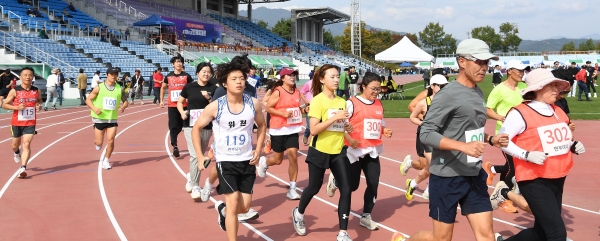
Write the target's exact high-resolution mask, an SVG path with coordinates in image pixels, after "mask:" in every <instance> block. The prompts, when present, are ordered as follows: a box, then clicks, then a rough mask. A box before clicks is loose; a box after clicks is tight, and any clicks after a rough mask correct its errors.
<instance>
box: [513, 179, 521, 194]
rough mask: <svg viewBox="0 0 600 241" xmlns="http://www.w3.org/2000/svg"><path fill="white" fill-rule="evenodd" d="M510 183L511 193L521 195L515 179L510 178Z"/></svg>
mask: <svg viewBox="0 0 600 241" xmlns="http://www.w3.org/2000/svg"><path fill="white" fill-rule="evenodd" d="M512 183H513V192H514V193H515V194H517V195H521V190H519V184H517V179H516V178H515V177H514V176H513V177H512Z"/></svg>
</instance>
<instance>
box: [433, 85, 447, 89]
mask: <svg viewBox="0 0 600 241" xmlns="http://www.w3.org/2000/svg"><path fill="white" fill-rule="evenodd" d="M433 85H437V86H439V87H440V89H443V88H444V87H446V85H448V84H443V85H438V84H433Z"/></svg>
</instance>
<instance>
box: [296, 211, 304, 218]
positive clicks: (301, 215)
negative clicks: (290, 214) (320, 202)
mask: <svg viewBox="0 0 600 241" xmlns="http://www.w3.org/2000/svg"><path fill="white" fill-rule="evenodd" d="M296 216H298V218H304V214H301V213H300V212H299V211H298V209H296Z"/></svg>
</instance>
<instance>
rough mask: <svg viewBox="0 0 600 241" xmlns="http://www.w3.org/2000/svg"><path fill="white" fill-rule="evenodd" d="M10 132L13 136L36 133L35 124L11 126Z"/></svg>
mask: <svg viewBox="0 0 600 241" xmlns="http://www.w3.org/2000/svg"><path fill="white" fill-rule="evenodd" d="M10 133H11V135H12V137H13V138H19V137H21V136H23V135H33V134H35V125H33V126H10Z"/></svg>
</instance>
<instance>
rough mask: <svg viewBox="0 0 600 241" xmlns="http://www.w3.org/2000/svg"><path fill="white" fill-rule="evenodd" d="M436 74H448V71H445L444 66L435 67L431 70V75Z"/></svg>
mask: <svg viewBox="0 0 600 241" xmlns="http://www.w3.org/2000/svg"><path fill="white" fill-rule="evenodd" d="M436 74H441V75H448V72H446V70H445V69H444V68H437V69H434V70H432V71H431V75H432V76H433V75H436Z"/></svg>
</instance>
